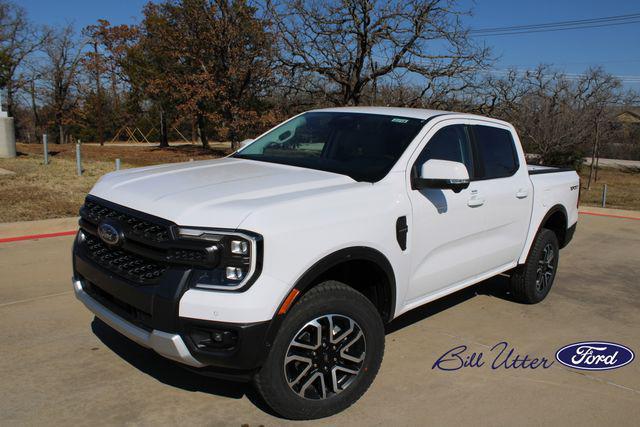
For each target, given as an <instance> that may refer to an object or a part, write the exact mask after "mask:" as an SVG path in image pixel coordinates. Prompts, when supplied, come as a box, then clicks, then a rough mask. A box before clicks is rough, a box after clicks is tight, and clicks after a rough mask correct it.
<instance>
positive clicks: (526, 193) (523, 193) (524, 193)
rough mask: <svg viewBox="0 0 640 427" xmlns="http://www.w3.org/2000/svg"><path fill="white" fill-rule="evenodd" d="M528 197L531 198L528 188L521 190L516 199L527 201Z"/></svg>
mask: <svg viewBox="0 0 640 427" xmlns="http://www.w3.org/2000/svg"><path fill="white" fill-rule="evenodd" d="M527 196H529V190H527V189H526V188H521V189H520V190H518V192H517V193H516V197H517V198H518V199H526V198H527Z"/></svg>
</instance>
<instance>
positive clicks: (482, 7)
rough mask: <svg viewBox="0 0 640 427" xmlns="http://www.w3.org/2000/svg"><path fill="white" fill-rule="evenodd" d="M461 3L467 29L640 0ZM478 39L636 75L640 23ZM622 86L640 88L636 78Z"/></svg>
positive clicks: (133, 4) (567, 64) (101, 13)
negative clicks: (466, 15)
mask: <svg viewBox="0 0 640 427" xmlns="http://www.w3.org/2000/svg"><path fill="white" fill-rule="evenodd" d="M14 1H16V0H14ZM17 3H18V4H20V5H22V6H23V7H24V8H25V9H26V10H27V12H28V14H29V16H30V18H31V20H32V21H34V22H36V23H39V24H48V25H59V24H64V23H68V22H70V23H73V24H75V25H76V26H77V27H78V28H81V27H84V26H86V25H89V24H92V23H94V22H95V21H96V20H97V19H99V18H105V19H107V20H109V21H111V22H112V23H114V24H121V23H133V22H137V21H138V20H139V18H140V11H141V9H142V6H143V5H144V4H145V3H146V0H101V1H93V0H84V1H82V0H57V1H53V0H17ZM462 4H463V7H473V8H474V16H472V17H470V18H468V23H469V26H470V27H472V28H488V27H504V26H511V25H526V24H538V23H547V22H554V21H565V20H573V19H589V18H598V17H604V16H614V15H623V14H628V13H640V1H639V0H633V1H630V0H626V1H625V0H607V1H602V0H578V1H566V0H565V1H562V0H555V1H549V0H538V1H520V0H510V1H509V0H476V1H475V2H474V1H473V0H462ZM479 40H484V41H485V42H486V43H487V44H488V45H489V46H492V48H493V50H494V53H495V54H496V55H499V57H500V59H499V61H498V62H497V64H496V65H495V67H496V68H498V69H504V68H507V67H509V66H516V67H518V68H523V69H524V68H533V67H534V66H535V65H536V64H539V63H548V64H555V65H556V66H557V68H560V69H562V70H564V71H566V72H568V73H580V72H582V71H584V70H585V69H586V68H587V67H588V66H592V65H602V66H604V67H605V69H606V70H607V71H609V72H610V73H612V74H615V75H621V76H640V23H636V24H630V25H620V26H612V27H603V28H591V29H581V30H575V31H559V32H549V33H535V34H522V35H508V36H494V37H486V38H483V39H479ZM638 80H639V81H640V79H638ZM627 86H628V87H633V88H635V89H640V83H628V84H627Z"/></svg>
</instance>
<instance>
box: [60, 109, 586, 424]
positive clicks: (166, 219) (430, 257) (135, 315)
mask: <svg viewBox="0 0 640 427" xmlns="http://www.w3.org/2000/svg"><path fill="white" fill-rule="evenodd" d="M579 185H580V184H579V178H578V175H577V174H576V173H575V172H574V171H572V170H565V169H556V168H550V167H542V166H539V167H528V166H527V164H526V161H525V155H524V152H523V150H522V146H521V145H520V140H519V139H518V135H517V133H516V131H515V129H514V128H513V126H512V125H510V124H509V123H506V122H503V121H500V120H495V119H489V118H486V117H480V116H474V115H469V114H459V113H453V112H443V111H432V110H421V109H405V108H376V107H367V108H355V107H354V108H330V109H321V110H314V111H309V112H305V113H303V114H300V115H297V116H295V117H293V118H291V119H289V120H287V121H285V122H284V123H282V124H280V125H279V126H277V127H275V128H273V129H271V130H269V131H268V132H266V133H264V134H263V135H261V136H260V137H258V138H257V139H255V140H253V141H250V142H248V143H246V144H244V147H243V148H241V149H240V150H238V151H237V152H235V153H234V154H232V155H230V156H229V157H226V158H223V159H217V160H206V161H197V162H188V163H178V164H169V165H159V166H151V167H144V168H137V169H128V170H122V171H117V172H113V173H109V174H107V175H105V176H104V177H102V178H101V179H100V180H99V181H98V182H97V183H96V185H95V186H94V187H93V189H92V190H91V192H90V194H89V195H88V196H87V198H86V201H85V203H84V205H83V206H82V208H81V210H80V217H81V219H80V230H79V231H78V235H77V237H76V239H75V243H74V248H73V255H74V256H73V272H74V276H73V287H74V289H75V293H76V296H77V298H78V299H79V300H80V301H82V302H83V303H84V305H85V306H86V307H87V308H88V309H89V310H91V311H92V312H93V313H94V314H95V316H96V317H97V318H99V319H101V320H102V322H104V323H106V324H107V325H109V326H110V327H111V328H113V329H115V330H116V331H118V332H119V333H121V334H122V335H124V336H126V337H128V338H129V339H130V340H131V341H134V342H135V343H137V344H140V345H141V346H144V347H147V348H150V349H153V350H154V351H156V352H157V353H158V354H160V355H162V356H164V357H166V358H168V359H171V360H173V361H175V362H178V363H179V364H180V365H182V366H184V367H187V368H188V369H191V370H195V371H197V372H201V373H202V374H205V375H209V376H213V377H222V378H233V379H238V380H246V381H248V380H251V381H253V383H254V385H255V387H256V388H257V390H258V392H259V393H260V394H261V396H262V397H263V398H264V400H265V401H266V402H267V403H268V404H269V406H271V407H272V408H273V410H274V411H275V412H277V413H278V414H280V415H281V416H283V417H286V418H290V419H313V418H320V417H325V416H328V415H331V414H335V413H337V412H339V411H342V410H343V409H345V408H347V407H348V406H349V405H351V404H352V403H354V402H355V401H356V400H357V399H358V398H359V397H360V396H361V395H362V394H363V393H364V392H365V391H366V390H367V388H368V387H369V386H370V385H371V383H372V382H373V380H374V378H375V376H376V374H377V372H378V369H379V368H380V364H381V361H382V356H383V352H384V343H385V324H386V323H388V322H390V321H391V320H393V319H394V318H396V317H398V316H399V315H401V314H403V313H405V312H407V311H409V310H411V309H413V308H416V307H419V306H421V305H423V304H425V303H428V302H430V301H433V300H435V299H437V298H441V297H443V296H445V295H448V294H451V293H452V292H456V291H458V290H460V289H463V288H465V287H468V286H471V285H473V284H475V283H478V282H480V281H483V280H485V279H488V278H490V277H492V276H495V275H498V274H502V273H507V274H508V275H509V276H510V280H509V283H510V285H509V286H510V290H509V291H510V293H511V295H512V296H513V298H514V299H515V300H517V301H520V302H522V303H526V304H534V303H537V302H540V301H542V300H543V299H544V298H545V297H546V296H547V294H548V293H549V290H550V289H551V286H552V285H553V282H554V278H555V277H556V272H557V269H558V257H559V250H560V249H561V248H563V247H564V246H566V245H567V244H568V243H569V241H570V240H571V238H572V236H573V234H574V232H575V229H576V222H577V219H578V212H577V202H578V192H579Z"/></svg>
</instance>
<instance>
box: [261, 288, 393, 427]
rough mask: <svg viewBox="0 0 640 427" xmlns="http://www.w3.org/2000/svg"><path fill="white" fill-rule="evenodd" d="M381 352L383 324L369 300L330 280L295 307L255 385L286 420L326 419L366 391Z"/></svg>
mask: <svg viewBox="0 0 640 427" xmlns="http://www.w3.org/2000/svg"><path fill="white" fill-rule="evenodd" d="M383 353H384V325H383V323H382V319H381V318H380V314H379V313H378V310H377V309H376V308H375V307H374V306H373V304H372V303H371V301H369V300H368V299H367V298H366V297H365V296H364V295H362V294H361V293H359V292H358V291H356V290H355V289H353V288H350V287H349V286H347V285H345V284H343V283H340V282H336V281H326V282H323V283H321V284H319V285H318V286H316V287H314V288H313V289H311V290H310V291H309V292H308V293H306V294H305V295H304V296H303V297H302V299H301V300H300V301H299V302H298V303H297V304H296V305H294V306H293V308H292V309H291V311H290V312H289V314H288V315H287V317H286V319H285V320H284V322H283V323H282V326H281V328H280V331H279V332H278V335H277V337H276V339H275V340H274V343H273V346H272V348H271V351H270V352H269V355H268V357H267V360H266V362H265V364H264V366H263V367H262V368H261V370H260V371H259V372H258V373H257V374H256V376H255V378H254V384H255V386H256V389H257V390H258V392H259V393H260V395H261V396H262V397H263V399H264V400H265V402H266V403H267V404H268V405H269V406H270V407H271V408H272V409H273V410H274V411H275V412H277V413H278V414H280V415H281V416H283V417H285V418H289V419H296V420H304V419H317V418H323V417H327V416H330V415H333V414H336V413H338V412H340V411H342V410H344V409H346V408H347V407H349V406H350V405H351V404H353V403H354V402H355V401H357V400H358V399H359V398H360V397H361V396H362V395H363V394H364V392H365V391H366V390H367V389H368V388H369V386H370V385H371V383H372V382H373V380H374V378H375V376H376V374H377V373H378V369H379V368H380V364H381V362H382V356H383Z"/></svg>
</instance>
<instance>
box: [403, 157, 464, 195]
mask: <svg viewBox="0 0 640 427" xmlns="http://www.w3.org/2000/svg"><path fill="white" fill-rule="evenodd" d="M419 167H420V170H419V177H418V179H416V180H415V183H414V186H415V187H416V188H417V189H420V188H440V189H442V190H453V192H454V193H459V192H461V191H462V190H464V189H465V188H467V187H468V186H469V182H470V180H469V172H468V171H467V167H466V166H465V165H464V164H462V163H459V162H451V161H449V160H438V159H431V160H427V161H426V162H425V163H424V164H423V165H422V166H419Z"/></svg>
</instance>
